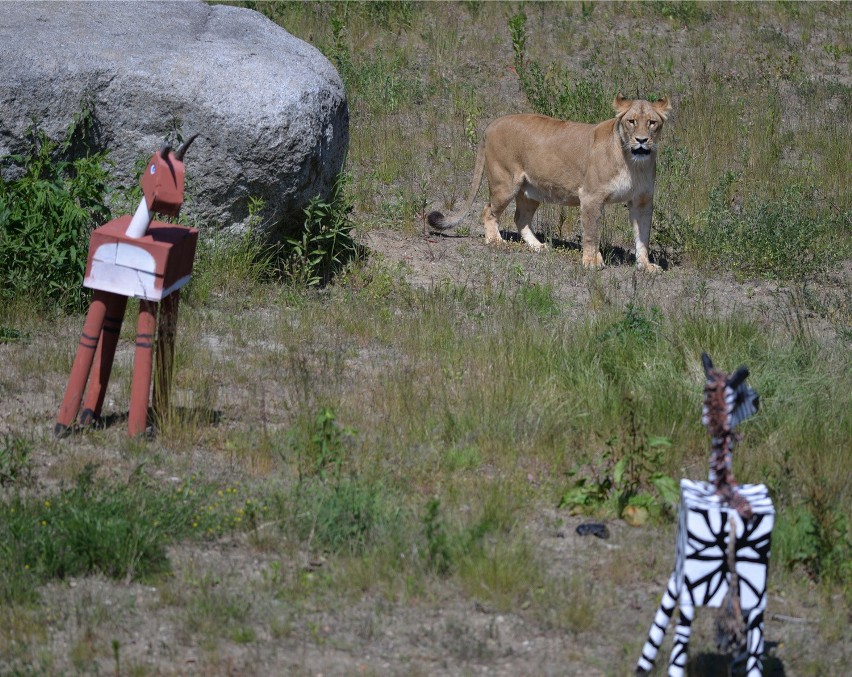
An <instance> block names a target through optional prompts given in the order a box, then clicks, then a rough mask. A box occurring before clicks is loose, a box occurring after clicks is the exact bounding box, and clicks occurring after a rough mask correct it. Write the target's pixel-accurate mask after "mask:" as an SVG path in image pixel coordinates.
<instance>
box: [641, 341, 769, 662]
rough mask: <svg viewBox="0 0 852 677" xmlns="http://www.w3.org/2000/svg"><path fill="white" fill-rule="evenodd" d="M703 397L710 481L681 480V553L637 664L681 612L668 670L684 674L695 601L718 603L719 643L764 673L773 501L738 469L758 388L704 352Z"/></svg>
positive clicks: (650, 658)
mask: <svg viewBox="0 0 852 677" xmlns="http://www.w3.org/2000/svg"><path fill="white" fill-rule="evenodd" d="M701 357H702V362H703V364H704V374H705V377H706V381H705V386H704V404H703V409H702V417H701V421H702V423H703V424H704V425H705V426H706V427H707V430H708V432H709V433H710V438H711V440H710V476H709V481H708V482H694V481H692V480H687V479H684V480H681V505H680V513H679V525H678V533H677V554H676V557H675V568H674V571H673V572H672V575H671V577H670V578H669V582H668V584H667V586H666V591H665V593H664V595H663V599H662V602H661V603H660V607H659V609H658V610H657V613H656V615H655V617H654V622H653V624H652V626H651V631H650V633H649V635H648V640H647V642H645V646H644V647H643V649H642V656H641V658H640V659H639V661H638V663H637V666H636V673H637V674H647V673H648V672H649V671H650V670H651V668H652V667H653V664H654V660H655V659H656V656H657V652H658V651H659V649H660V645H661V644H662V641H663V637H664V635H665V632H666V628H667V627H668V624H669V621H670V620H671V617H672V614H673V613H674V610H675V607H676V606H680V620H679V622H678V624H677V627H676V629H675V638H674V643H673V646H672V653H671V658H670V660H669V671H668V674H669V677H682V676H683V675H684V674H685V670H686V663H687V648H688V645H689V637H690V634H691V627H692V620H693V618H694V615H695V607H696V606H707V607H716V608H718V609H719V611H718V616H717V620H716V643H717V647H718V648H719V650H720V651H724V652H729V651H734V652H739V651H741V650H745V654H746V673H747V676H748V677H759V675H761V674H762V661H761V659H762V655H763V611H764V609H765V607H766V569H767V565H768V562H769V547H770V541H771V534H772V526H773V523H774V514H775V513H774V509H773V507H772V501H771V499H770V498H769V495H768V492H767V490H766V487H765V486H764V485H762V484H757V485H755V484H751V485H740V484H739V483H738V482H737V481H736V478H735V477H734V473H733V463H732V452H733V448H734V445H735V444H736V442H737V441H738V439H739V435H737V433H736V432H734V428H735V426H736V425H737V424H739V423H741V422H742V421H744V420H745V419H746V418H748V417H750V416H752V415H754V414H755V413H756V412H757V409H758V405H759V399H758V396H757V393H755V392H754V391H753V390H752V389H751V388H749V387H748V386H747V385H746V383H745V380H746V378H747V377H748V374H749V372H748V369H747V368H746V367H740V368H739V369H737V370H736V371H735V372H733V373H732V374H730V375H728V374H725V373H724V372H722V371H720V370H718V369H715V368H714V367H713V362H712V361H711V360H710V357H709V356H708V355H707V354H706V353H705V354H702V356H701Z"/></svg>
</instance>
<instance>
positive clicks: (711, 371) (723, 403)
mask: <svg viewBox="0 0 852 677" xmlns="http://www.w3.org/2000/svg"><path fill="white" fill-rule="evenodd" d="M701 361H702V362H703V363H704V374H705V376H706V377H707V381H706V383H705V385H704V408H703V410H702V415H701V422H702V423H703V424H704V425H705V426H706V427H707V430H708V431H709V432H710V434H711V435H712V436H713V437H722V436H723V435H729V434H731V431H732V430H733V429H734V427H735V426H736V425H737V424H738V423H742V422H743V421H744V420H745V419H747V418H749V417H750V416H753V415H754V414H755V413H756V412H757V410H758V408H759V407H760V397H759V396H758V394H757V393H756V392H754V390H752V389H751V388H749V386H748V385H747V384H746V382H745V380H746V378H748V375H749V371H748V367H746V366H742V367H740V368H739V369H737V370H736V371H735V372H734V373H732V374H730V375H728V374H725V373H724V372H723V371H720V370H719V369H715V368H714V367H713V361H712V360H711V359H710V356H709V355H708V354H707V353H701Z"/></svg>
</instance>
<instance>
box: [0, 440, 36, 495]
mask: <svg viewBox="0 0 852 677" xmlns="http://www.w3.org/2000/svg"><path fill="white" fill-rule="evenodd" d="M31 452H32V442H30V441H29V440H28V439H26V438H24V437H21V436H19V435H11V434H6V435H3V437H2V438H0V486H6V485H13V484H27V483H29V481H30V480H31V478H32V462H31V461H30V453H31Z"/></svg>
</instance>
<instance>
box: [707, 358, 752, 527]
mask: <svg viewBox="0 0 852 677" xmlns="http://www.w3.org/2000/svg"><path fill="white" fill-rule="evenodd" d="M735 401H736V393H735V392H734V390H733V389H732V388H731V387H730V386H729V385H728V377H727V376H726V375H725V374H724V373H722V372H721V371H719V370H717V369H710V370H709V372H708V373H707V382H706V384H705V386H704V411H703V415H702V419H701V420H702V423H704V425H705V426H707V430H708V432H709V433H710V477H709V479H710V482H712V483H713V485H714V486H715V488H716V493H717V494H718V495H719V496H720V497H721V498H722V499H723V500H724V501H725V502H726V503H727V504H728V505H730V506H731V507H732V508H734V509H735V510H736V511H737V512H738V513H739V514H740V516H741V517H742V518H744V519H748V518H749V517H751V514H752V512H751V505H749V502H748V500H747V499H745V498H744V497H743V496H742V495H740V493H739V483H738V482H737V480H736V478H735V477H734V467H733V449H734V444H736V442H737V441H738V439H739V436H738V435H737V434H736V433H735V432H734V430H733V426H732V425H731V413H732V412H733V409H734V404H735Z"/></svg>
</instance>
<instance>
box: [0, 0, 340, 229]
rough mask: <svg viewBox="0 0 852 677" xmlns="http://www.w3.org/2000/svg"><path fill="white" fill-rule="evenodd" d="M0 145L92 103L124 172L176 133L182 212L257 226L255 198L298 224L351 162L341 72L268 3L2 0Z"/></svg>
mask: <svg viewBox="0 0 852 677" xmlns="http://www.w3.org/2000/svg"><path fill="white" fill-rule="evenodd" d="M0 82H2V83H3V84H2V87H0V156H3V155H7V154H10V153H18V152H21V151H22V150H24V149H25V148H26V142H25V133H26V130H27V128H28V127H29V126H30V125H31V124H32V121H33V119H35V120H37V121H38V122H39V125H40V127H41V128H42V129H43V130H44V131H45V132H46V133H47V134H48V135H49V136H50V137H51V138H54V139H59V138H62V136H63V134H64V132H65V129H66V127H67V126H68V125H69V123H71V121H72V120H73V118H74V115H75V114H78V113H79V112H80V111H81V109H82V106H83V102H90V103H91V104H92V105H93V109H94V117H95V119H96V128H95V129H96V139H95V141H96V143H97V144H98V145H99V146H101V147H105V148H108V149H109V150H110V158H111V159H112V161H113V162H114V163H115V167H114V170H113V172H114V175H115V177H116V183H117V184H122V185H132V184H133V183H134V181H135V172H136V171H138V170H135V165H136V164H137V162H138V161H140V159H141V160H142V161H144V160H147V159H148V157H149V156H150V154H151V153H152V152H153V151H154V150H156V149H157V148H159V146H160V145H161V143H162V142H163V140H164V139H166V138H168V139H169V140H172V139H174V138H175V137H176V136H178V135H180V136H182V137H188V136H189V135H191V134H193V133H195V132H199V133H200V136H199V138H198V139H197V140H196V141H195V143H194V144H193V146H192V148H191V149H190V151H189V153H187V158H186V167H187V201H186V203H185V205H184V212H183V214H184V217H185V218H186V219H188V220H190V221H193V222H196V223H198V224H199V225H201V227H202V228H208V227H215V226H219V227H231V226H241V225H245V224H246V223H247V221H248V203H249V198H252V197H256V198H261V199H263V200H264V202H265V208H264V210H263V212H262V213H261V218H262V219H263V221H264V223H265V224H267V227H268V228H269V229H271V230H273V231H274V230H276V229H278V228H280V227H283V226H286V225H288V224H291V223H295V222H298V219H299V218H300V216H301V215H302V209H303V208H304V206H305V205H306V204H307V202H308V201H309V200H310V198H311V197H313V196H314V195H317V194H325V193H326V192H327V191H328V189H329V188H330V186H331V183H332V181H333V178H334V176H335V174H336V173H337V172H338V171H339V170H340V168H341V165H342V163H343V158H344V155H345V151H346V148H347V146H348V141H349V112H348V108H347V105H346V95H345V92H344V88H343V83H342V81H341V79H340V76H339V75H338V73H337V71H336V70H335V69H334V67H333V66H332V65H331V64H330V63H329V61H328V60H327V59H326V58H325V57H324V56H323V55H322V54H321V53H320V52H319V51H318V50H316V49H315V48H314V47H311V46H310V45H308V44H307V43H305V42H303V41H301V40H299V39H297V38H295V37H293V36H292V35H290V34H289V33H287V32H286V31H285V30H284V29H282V28H280V27H279V26H277V25H276V24H274V23H273V22H271V21H269V20H268V19H266V18H265V17H264V16H262V15H261V14H259V13H257V12H255V11H253V10H249V9H242V8H237V7H227V6H219V5H217V6H209V5H206V4H204V3H202V2H196V1H194V0H187V1H184V2H105V3H101V2H94V3H93V2H18V3H3V4H2V8H0Z"/></svg>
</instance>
